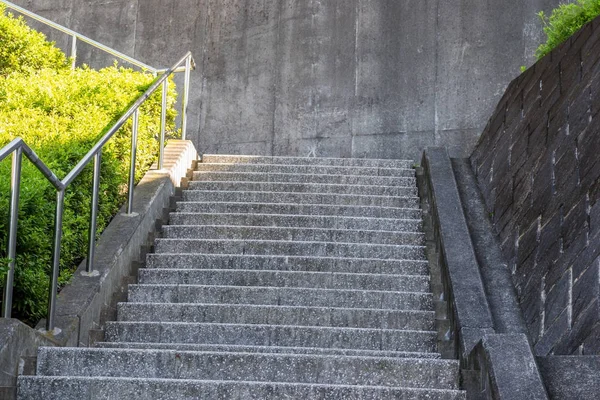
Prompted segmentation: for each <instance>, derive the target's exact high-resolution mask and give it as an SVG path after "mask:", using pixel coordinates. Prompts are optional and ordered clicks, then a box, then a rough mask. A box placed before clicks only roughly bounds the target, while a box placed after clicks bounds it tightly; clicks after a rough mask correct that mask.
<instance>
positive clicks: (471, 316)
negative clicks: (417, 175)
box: [421, 148, 494, 360]
mask: <svg viewBox="0 0 600 400" xmlns="http://www.w3.org/2000/svg"><path fill="white" fill-rule="evenodd" d="M421 164H422V167H423V169H424V172H425V177H426V178H425V180H426V182H425V186H426V188H425V192H426V195H427V197H428V200H429V205H430V208H431V214H432V215H431V217H432V222H433V226H434V231H435V232H434V235H435V238H434V240H435V241H436V249H437V252H438V254H439V263H440V266H441V269H442V284H443V292H444V300H446V302H447V304H448V312H447V315H448V318H449V319H450V326H451V330H452V333H453V335H455V336H456V339H458V343H457V345H458V354H456V355H457V356H458V357H459V358H460V359H461V360H462V359H466V358H467V356H468V354H469V353H470V352H471V350H472V349H473V348H474V347H475V345H476V344H477V342H479V340H480V339H481V338H482V337H483V336H484V335H485V334H486V333H493V332H494V331H493V322H492V315H491V312H490V308H489V306H488V302H487V298H486V295H485V291H484V288H483V283H482V281H481V276H480V274H479V266H478V264H477V259H476V257H475V251H474V249H473V245H472V243H471V237H470V235H469V229H468V227H467V223H466V220H465V216H464V215H463V210H462V204H461V201H460V196H459V193H458V188H457V185H456V181H455V179H454V172H453V170H452V164H451V163H450V158H449V157H448V153H447V151H446V149H443V148H427V149H426V151H425V152H424V154H423V160H422V163H421Z"/></svg>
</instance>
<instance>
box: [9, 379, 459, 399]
mask: <svg viewBox="0 0 600 400" xmlns="http://www.w3.org/2000/svg"><path fill="white" fill-rule="evenodd" d="M104 383H105V384H106V385H102V384H104ZM60 385H64V386H63V387H60ZM82 385H85V386H83V387H82ZM90 385H93V386H92V387H90ZM98 385H100V387H98ZM123 386H125V387H123ZM158 388H161V390H160V393H161V399H163V400H175V399H177V400H192V399H194V400H197V399H199V398H202V399H211V400H212V399H216V398H236V399H242V398H244V397H239V396H246V395H247V396H252V398H260V399H265V400H267V399H269V400H274V399H280V398H282V396H284V397H285V398H294V399H306V398H311V397H313V396H319V397H322V396H326V397H327V398H330V399H344V398H348V396H352V399H355V400H375V399H386V398H389V399H398V398H404V399H409V398H410V399H413V400H454V399H456V400H464V399H466V397H465V392H463V391H460V390H456V389H433V388H404V387H389V386H367V385H319V384H306V383H273V382H252V381H222V380H221V381H218V380H191V379H190V380H180V379H140V378H128V377H120V378H114V377H53V376H51V377H35V376H25V377H21V378H20V387H19V391H20V394H25V395H31V398H39V397H38V396H39V394H40V393H44V394H45V395H44V399H45V400H54V399H57V400H59V399H60V400H79V399H81V398H83V397H82V396H88V397H89V396H91V397H92V398H103V399H106V398H113V397H111V396H114V394H115V393H117V394H119V393H121V392H120V391H123V393H122V394H123V395H126V396H127V398H128V399H130V400H134V399H147V398H148V397H147V396H148V395H149V393H146V392H145V390H148V391H151V393H155V390H157V389H158ZM56 389H62V391H60V392H59V393H58V395H57V396H52V394H51V393H47V391H48V390H54V391H56ZM63 391H64V392H63ZM238 391H240V392H238ZM84 393H85V394H84ZM200 393H201V394H202V395H201V396H202V397H199V394H200ZM240 393H243V394H240ZM69 394H73V395H72V396H70V395H69ZM236 394H237V396H236ZM224 396H225V397H224ZM233 396H236V397H233ZM292 396H293V397H292ZM357 396H359V397H357ZM388 396H389V397H388ZM398 396H401V397H398Z"/></svg>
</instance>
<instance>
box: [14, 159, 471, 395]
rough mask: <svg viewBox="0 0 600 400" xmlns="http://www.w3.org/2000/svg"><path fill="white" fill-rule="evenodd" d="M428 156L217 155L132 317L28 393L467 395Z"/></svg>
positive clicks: (146, 279)
mask: <svg viewBox="0 0 600 400" xmlns="http://www.w3.org/2000/svg"><path fill="white" fill-rule="evenodd" d="M411 164H412V162H409V161H398V160H369V159H327V158H288V157H250V156H216V155H207V156H204V157H203V162H202V163H200V164H198V168H197V171H196V172H195V173H194V180H193V181H192V182H190V184H189V188H188V189H187V190H185V191H184V192H183V197H182V200H183V201H180V202H178V203H177V210H176V212H173V213H172V214H171V215H170V225H168V226H165V227H163V232H162V238H160V239H157V240H156V242H155V253H153V254H150V255H148V258H147V265H146V268H144V269H141V270H140V271H139V283H138V284H134V285H130V287H129V294H128V302H126V303H120V304H119V305H118V320H117V321H116V322H109V323H107V325H106V327H105V341H104V342H100V343H96V345H95V347H94V348H42V349H40V351H39V354H38V359H37V375H35V376H22V377H20V378H19V388H18V398H19V399H45V400H51V399H61V400H69V399H73V400H75V399H78V400H79V399H128V400H133V399H199V398H202V399H282V398H297V399H301V398H302V399H430V400H436V399H465V398H466V396H465V393H464V392H462V391H460V390H458V385H459V364H458V361H456V360H444V359H441V356H440V354H439V353H438V352H437V349H436V346H437V336H438V335H437V332H436V331H435V313H434V301H433V298H432V293H431V289H430V283H429V269H428V263H427V261H426V256H425V247H424V240H425V239H424V234H423V232H422V228H421V211H420V210H419V199H418V197H417V188H416V180H415V173H414V170H413V169H412V167H411Z"/></svg>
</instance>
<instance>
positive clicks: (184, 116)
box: [181, 56, 192, 140]
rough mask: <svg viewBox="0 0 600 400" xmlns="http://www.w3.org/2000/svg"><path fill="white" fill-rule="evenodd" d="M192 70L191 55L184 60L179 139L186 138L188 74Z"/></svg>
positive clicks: (188, 93) (188, 94)
mask: <svg viewBox="0 0 600 400" xmlns="http://www.w3.org/2000/svg"><path fill="white" fill-rule="evenodd" d="M191 72H192V56H188V58H186V60H185V81H184V84H183V100H182V101H181V108H182V110H181V139H183V140H185V139H186V132H187V108H188V101H189V96H190V74H191Z"/></svg>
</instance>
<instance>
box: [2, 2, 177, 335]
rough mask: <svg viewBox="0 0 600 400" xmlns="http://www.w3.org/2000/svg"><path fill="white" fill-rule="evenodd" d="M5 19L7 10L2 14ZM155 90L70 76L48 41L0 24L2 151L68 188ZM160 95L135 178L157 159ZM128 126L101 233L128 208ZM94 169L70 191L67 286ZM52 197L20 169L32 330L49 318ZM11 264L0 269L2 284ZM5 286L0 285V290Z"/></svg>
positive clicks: (21, 303) (85, 222) (120, 80)
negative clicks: (26, 149) (82, 163)
mask: <svg viewBox="0 0 600 400" xmlns="http://www.w3.org/2000/svg"><path fill="white" fill-rule="evenodd" d="M0 11H2V10H0ZM153 80H154V77H153V75H152V74H149V73H143V72H135V71H133V70H131V69H125V68H120V67H118V66H116V65H115V66H112V67H109V68H105V69H102V70H100V71H95V70H92V69H90V68H88V67H85V66H84V67H83V68H77V69H76V70H74V71H72V70H71V69H70V63H68V60H67V57H65V55H64V54H63V53H62V52H61V51H60V50H59V49H57V48H56V47H54V45H53V44H52V43H49V42H47V41H46V40H45V37H44V36H43V35H42V34H40V33H37V32H34V31H32V30H31V29H30V28H28V27H27V26H26V25H25V23H24V22H23V21H22V20H20V19H16V18H13V17H12V16H10V15H5V14H0V147H2V146H4V145H6V144H7V143H8V142H10V141H11V140H13V139H14V138H17V137H22V138H23V139H24V140H25V142H26V143H27V144H29V145H30V146H31V147H32V148H33V149H34V151H36V153H37V154H38V155H39V156H40V158H41V159H42V160H43V161H44V162H45V163H46V164H47V165H48V166H49V167H50V168H51V169H52V170H53V171H54V172H55V173H56V174H57V176H58V177H59V178H63V177H64V176H65V175H66V174H67V173H68V172H69V171H70V170H71V169H72V168H73V167H74V166H75V165H76V163H77V162H78V161H79V160H80V159H81V158H82V157H83V156H84V155H85V154H86V153H87V152H88V151H89V150H90V149H91V147H92V146H93V144H94V143H95V142H96V141H97V140H98V139H99V138H100V137H101V136H102V134H103V133H104V132H106V130H107V129H108V128H109V127H110V126H111V125H112V123H114V122H115V121H116V120H117V119H118V118H119V116H120V115H121V114H122V113H123V112H124V111H125V110H126V109H127V108H128V106H129V105H130V104H131V102H132V101H133V100H135V99H136V98H137V97H138V96H139V95H141V94H142V93H143V92H144V91H145V90H146V89H147V88H148V86H149V85H150V84H151V82H152V81H153ZM174 86H175V85H173V84H171V85H170V88H171V91H170V96H169V104H170V106H171V107H170V109H169V112H168V114H167V124H168V131H169V132H170V134H171V136H173V135H174V134H175V128H174V119H175V114H176V113H175V111H174V110H173V107H172V106H173V105H174V103H175V88H174ZM159 121H160V93H159V92H157V93H155V95H154V96H153V97H152V98H151V99H150V100H149V101H147V102H146V103H145V104H144V105H143V106H142V109H141V113H140V132H139V138H138V152H137V178H138V179H139V178H141V176H142V175H143V173H144V172H145V171H147V170H148V168H149V167H150V165H151V164H152V162H153V161H154V159H155V158H156V156H157V154H158V142H157V137H158V134H159ZM130 132H131V122H129V123H128V124H126V126H125V127H124V128H123V129H121V130H120V131H119V132H118V133H117V134H116V135H115V136H114V137H113V139H111V141H110V142H109V144H108V145H107V146H106V147H105V148H104V149H105V150H104V151H103V153H102V169H101V171H102V179H101V183H100V213H99V218H98V228H99V231H101V230H102V229H103V228H104V227H106V225H107V224H108V222H109V221H110V219H111V218H112V216H113V215H114V214H115V213H116V212H117V211H118V209H119V207H120V205H121V204H122V203H123V202H124V200H125V193H126V192H125V191H126V182H127V176H128V170H129V156H130V150H129V149H130V141H131V139H130ZM10 170H11V162H10V159H6V160H4V161H3V162H1V163H0V260H2V257H6V242H7V237H6V234H7V231H8V226H7V222H8V221H7V217H8V199H9V193H10V189H9V188H10ZM91 175H92V168H91V165H90V166H89V167H88V168H86V170H84V172H83V173H82V175H81V176H80V177H79V178H78V179H76V181H75V182H74V183H73V184H72V186H71V187H70V188H69V189H68V190H67V192H66V196H65V216H64V224H63V238H64V239H63V246H62V255H61V269H62V270H61V276H60V280H61V282H62V283H64V282H66V281H68V280H69V278H70V276H71V275H72V273H73V271H74V269H75V268H76V267H77V264H78V263H79V262H80V261H81V260H82V259H83V257H85V253H86V250H87V249H86V247H87V246H86V242H87V229H88V226H89V207H90V201H91V200H90V199H91ZM54 207H55V190H54V188H53V187H52V186H51V185H50V184H49V183H48V182H47V181H46V180H45V178H44V177H43V176H42V175H41V174H40V173H39V172H38V171H37V170H36V169H35V167H33V166H32V164H31V163H29V162H28V161H26V160H25V161H24V162H23V180H22V187H21V207H20V214H19V226H18V229H19V230H18V244H17V260H16V261H17V265H16V270H15V282H16V283H15V291H14V307H13V308H14V310H13V313H14V316H15V317H17V318H20V319H22V320H24V321H26V322H29V323H35V322H36V321H37V320H39V319H40V318H42V317H44V314H45V310H46V302H47V296H48V274H49V271H50V257H51V240H52V235H51V232H52V227H53V223H54V221H53V219H54ZM5 265H6V260H5V261H4V263H3V264H2V265H0V281H2V276H1V275H2V274H3V273H5V269H6V268H3V267H5ZM0 283H1V282H0Z"/></svg>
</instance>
